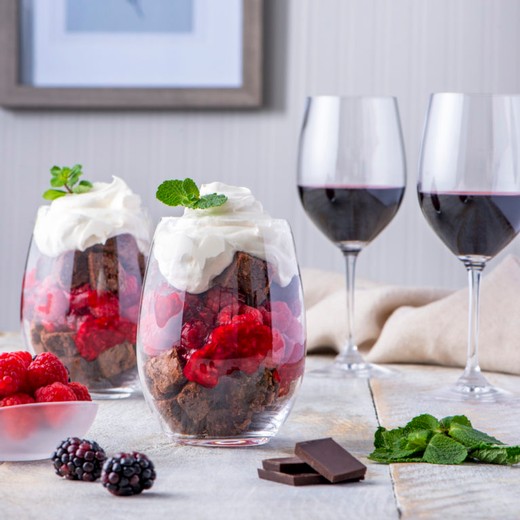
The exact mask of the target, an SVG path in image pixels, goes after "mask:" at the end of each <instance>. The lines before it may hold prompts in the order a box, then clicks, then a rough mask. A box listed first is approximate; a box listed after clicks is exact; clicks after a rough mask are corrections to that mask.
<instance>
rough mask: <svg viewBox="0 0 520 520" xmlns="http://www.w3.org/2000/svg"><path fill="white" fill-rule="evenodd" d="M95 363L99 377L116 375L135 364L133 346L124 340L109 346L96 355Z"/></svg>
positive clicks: (108, 377)
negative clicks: (97, 366)
mask: <svg viewBox="0 0 520 520" xmlns="http://www.w3.org/2000/svg"><path fill="white" fill-rule="evenodd" d="M97 363H98V365H99V373H100V375H101V377H104V378H107V379H110V378H113V377H115V376H118V375H119V374H121V373H123V372H126V371H127V370H130V369H131V368H133V367H135V366H136V365H137V358H136V355H135V346H134V345H133V344H132V343H130V342H128V341H125V342H124V343H121V344H120V345H116V346H115V347H112V348H109V349H108V350H105V352H102V353H101V354H100V355H99V356H98V358H97Z"/></svg>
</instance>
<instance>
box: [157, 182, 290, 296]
mask: <svg viewBox="0 0 520 520" xmlns="http://www.w3.org/2000/svg"><path fill="white" fill-rule="evenodd" d="M211 193H219V194H224V195H226V196H227V197H228V200H227V201H226V202H225V203H224V204H223V205H222V206H219V207H215V208H210V209H207V210H193V209H185V211H184V215H183V216H182V217H178V218H176V217H166V218H163V219H162V220H161V222H160V223H159V225H158V226H157V229H156V231H155V237H154V246H153V255H154V257H155V259H156V260H157V262H158V264H159V270H160V271H161V273H162V275H163V276H164V277H165V278H166V280H167V281H168V283H169V284H170V285H172V286H173V287H175V288H176V289H178V290H181V291H188V292H190V293H195V294H197V293H201V292H204V291H206V290H207V289H208V288H209V285H210V283H211V280H213V278H215V277H216V276H218V275H219V274H220V273H222V271H224V270H225V269H226V267H228V266H229V265H230V264H231V262H232V260H233V256H234V255H235V253H236V252H237V251H243V252H246V253H249V254H251V255H253V256H256V257H258V258H261V259H263V260H266V261H267V262H269V263H270V264H271V265H272V266H273V267H274V269H273V270H272V272H271V275H272V276H273V277H274V279H275V280H276V281H277V282H278V283H279V284H280V285H281V286H286V285H288V284H289V282H290V281H291V280H292V278H293V276H294V275H296V274H297V273H298V266H297V263H296V259H295V255H294V248H293V247H294V246H293V241H292V236H291V234H290V230H289V226H288V224H287V222H285V221H284V220H277V219H272V218H271V217H270V216H269V215H268V214H267V213H266V212H265V211H264V210H263V207H262V204H261V203H260V202H259V201H257V200H256V199H255V197H254V196H253V195H252V193H251V191H250V190H249V189H247V188H241V187H236V186H229V185H226V184H223V183H220V182H213V183H211V184H203V185H202V186H201V188H200V194H201V195H208V194H211Z"/></svg>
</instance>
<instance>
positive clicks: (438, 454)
mask: <svg viewBox="0 0 520 520" xmlns="http://www.w3.org/2000/svg"><path fill="white" fill-rule="evenodd" d="M467 456H468V450H467V449H466V448H465V447H464V446H463V445H462V444H460V442H457V441H456V440H454V439H451V438H450V437H448V436H447V435H444V434H443V433H436V434H435V435H434V436H433V437H432V439H431V441H430V442H429V444H428V446H427V447H426V450H425V451H424V455H423V459H424V461H425V462H430V463H431V464H460V463H461V462H464V461H465V460H466V457H467Z"/></svg>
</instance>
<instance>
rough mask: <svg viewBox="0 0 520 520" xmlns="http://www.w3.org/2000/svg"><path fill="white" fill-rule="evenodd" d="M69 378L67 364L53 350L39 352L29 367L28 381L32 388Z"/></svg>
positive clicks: (61, 381) (65, 381)
mask: <svg viewBox="0 0 520 520" xmlns="http://www.w3.org/2000/svg"><path fill="white" fill-rule="evenodd" d="M68 380H69V372H68V371H67V369H66V367H65V365H64V364H63V363H62V362H61V361H60V360H59V359H58V357H57V356H56V355H55V354H53V353H52V352H42V353H41V354H38V355H37V356H36V357H35V358H34V360H33V361H32V362H31V364H30V365H29V368H28V369H27V382H28V384H29V386H30V388H31V389H32V390H36V389H37V388H40V387H41V386H47V385H50V384H51V383H56V382H58V383H64V384H66V383H67V382H68Z"/></svg>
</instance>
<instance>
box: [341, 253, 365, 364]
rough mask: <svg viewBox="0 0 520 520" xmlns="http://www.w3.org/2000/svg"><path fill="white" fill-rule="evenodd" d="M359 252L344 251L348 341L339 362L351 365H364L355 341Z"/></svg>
mask: <svg viewBox="0 0 520 520" xmlns="http://www.w3.org/2000/svg"><path fill="white" fill-rule="evenodd" d="M358 254H359V251H352V250H344V251H343V256H344V257H345V266H346V282H347V339H346V344H345V345H344V346H343V349H342V351H341V354H340V355H339V356H338V357H339V361H341V362H342V363H346V364H349V365H352V364H362V363H364V360H363V358H362V357H361V354H359V352H358V348H357V345H356V342H355V339H354V294H355V280H356V261H357V257H358Z"/></svg>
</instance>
